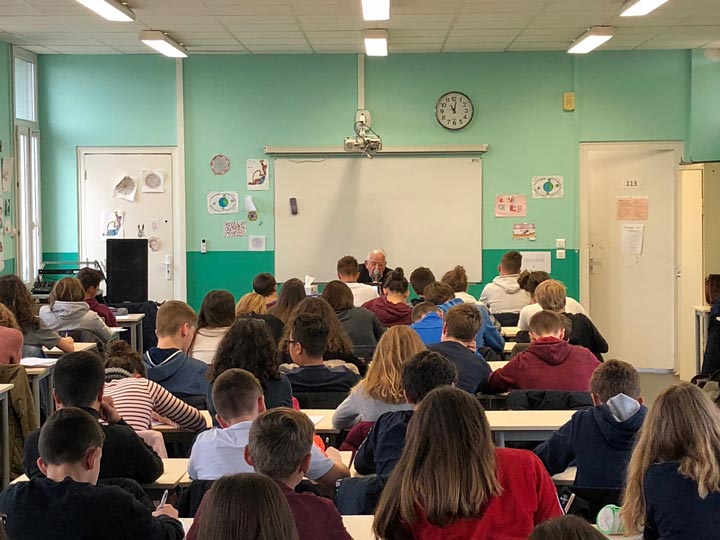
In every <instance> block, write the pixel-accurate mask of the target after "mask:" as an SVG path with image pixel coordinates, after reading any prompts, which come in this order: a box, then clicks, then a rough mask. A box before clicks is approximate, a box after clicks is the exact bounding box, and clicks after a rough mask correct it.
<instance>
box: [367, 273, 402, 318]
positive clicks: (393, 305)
mask: <svg viewBox="0 0 720 540" xmlns="http://www.w3.org/2000/svg"><path fill="white" fill-rule="evenodd" d="M382 294H383V295H382V296H380V297H379V298H376V299H375V300H370V301H369V302H365V303H364V304H363V305H362V307H364V308H365V309H369V310H370V311H372V312H373V313H374V314H375V315H377V318H378V320H379V321H380V322H381V323H382V324H383V326H387V327H388V328H389V327H391V326H395V325H396V324H407V325H409V324H412V318H411V316H410V314H411V313H412V308H411V307H410V306H409V305H408V303H407V299H408V296H409V294H410V293H409V292H408V280H407V278H405V274H404V272H403V269H402V268H400V267H398V268H396V269H395V270H392V271H391V272H389V273H388V275H387V277H386V278H385V281H383V284H382Z"/></svg>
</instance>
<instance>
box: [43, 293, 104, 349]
mask: <svg viewBox="0 0 720 540" xmlns="http://www.w3.org/2000/svg"><path fill="white" fill-rule="evenodd" d="M40 318H41V319H42V321H43V322H44V323H45V324H46V325H48V327H49V328H52V329H53V330H55V331H57V332H62V331H68V330H90V331H91V332H92V333H93V334H95V335H96V336H97V337H98V338H99V339H101V340H102V341H108V340H110V338H111V337H112V332H110V329H109V328H108V327H107V326H106V325H105V323H104V322H103V320H102V319H101V318H100V316H99V315H98V314H97V313H95V312H94V311H90V308H89V307H88V305H87V304H86V303H85V302H61V301H57V302H55V303H54V304H53V305H52V307H50V306H42V307H41V308H40Z"/></svg>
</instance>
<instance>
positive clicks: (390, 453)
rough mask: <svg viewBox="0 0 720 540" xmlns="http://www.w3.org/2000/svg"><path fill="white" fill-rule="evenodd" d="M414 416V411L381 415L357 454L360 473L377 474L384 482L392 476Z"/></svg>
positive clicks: (356, 466)
mask: <svg viewBox="0 0 720 540" xmlns="http://www.w3.org/2000/svg"><path fill="white" fill-rule="evenodd" d="M412 414H413V412H412V411H393V412H387V413H385V414H382V415H380V418H378V419H377V422H375V425H374V426H373V428H372V429H371V430H370V433H368V436H367V439H365V442H364V443H362V444H361V445H360V448H358V451H357V452H356V453H355V462H354V463H355V470H356V471H357V472H358V473H360V474H372V473H377V475H378V478H379V479H381V480H382V481H383V482H384V481H385V480H386V479H387V478H388V477H389V476H390V473H391V472H392V471H393V469H394V468H395V465H397V462H398V461H400V456H402V453H403V449H404V448H405V434H406V433H407V427H408V424H409V423H410V419H411V418H412Z"/></svg>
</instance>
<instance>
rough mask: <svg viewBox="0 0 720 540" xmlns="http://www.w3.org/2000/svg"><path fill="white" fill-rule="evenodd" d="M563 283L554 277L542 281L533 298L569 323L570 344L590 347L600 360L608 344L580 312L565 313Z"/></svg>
mask: <svg viewBox="0 0 720 540" xmlns="http://www.w3.org/2000/svg"><path fill="white" fill-rule="evenodd" d="M565 294H566V289H565V285H563V284H562V283H560V282H559V281H555V280H554V279H548V280H546V281H543V282H542V283H541V284H540V285H538V286H537V289H535V298H536V299H537V301H538V304H540V307H542V308H543V309H544V310H548V311H554V312H555V313H561V314H563V315H564V316H565V317H567V318H568V320H569V321H570V323H571V325H572V326H571V329H570V336H569V338H568V341H570V343H571V344H572V345H580V346H581V347H585V348H587V349H590V350H591V351H592V352H593V354H594V355H595V356H596V357H597V359H598V360H600V361H601V362H602V360H603V357H602V353H606V352H608V344H607V341H605V338H604V337H602V334H600V330H598V329H597V328H596V327H595V325H594V324H593V322H592V321H591V320H590V319H589V318H588V317H587V316H585V315H583V314H582V313H566V312H565V304H566V296H565Z"/></svg>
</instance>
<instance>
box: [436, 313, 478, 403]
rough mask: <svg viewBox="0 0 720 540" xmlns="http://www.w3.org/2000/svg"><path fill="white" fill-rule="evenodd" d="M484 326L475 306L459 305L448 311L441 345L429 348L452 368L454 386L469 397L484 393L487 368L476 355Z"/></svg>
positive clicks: (437, 344)
mask: <svg viewBox="0 0 720 540" xmlns="http://www.w3.org/2000/svg"><path fill="white" fill-rule="evenodd" d="M482 325H483V316H482V313H481V312H480V310H479V309H478V306H477V305H475V304H463V303H461V304H459V305H457V306H454V307H452V308H450V309H449V310H448V312H447V313H446V314H445V320H444V321H443V327H442V335H441V337H440V343H434V344H432V345H428V349H430V350H431V351H435V352H438V353H440V354H442V355H443V356H444V357H445V358H447V359H448V360H450V362H452V363H453V364H454V365H455V369H457V372H458V383H457V387H458V388H460V389H461V390H465V391H466V392H470V393H471V394H476V393H478V392H484V391H485V384H486V382H487V380H488V377H489V376H490V372H491V371H492V370H491V369H490V366H489V365H488V363H487V362H486V361H485V359H484V358H483V357H482V356H480V355H478V354H476V347H477V342H476V336H477V334H478V331H479V330H480V327H481V326H482Z"/></svg>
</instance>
